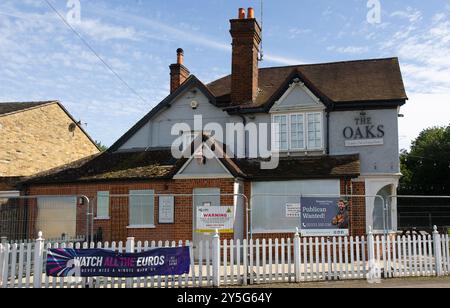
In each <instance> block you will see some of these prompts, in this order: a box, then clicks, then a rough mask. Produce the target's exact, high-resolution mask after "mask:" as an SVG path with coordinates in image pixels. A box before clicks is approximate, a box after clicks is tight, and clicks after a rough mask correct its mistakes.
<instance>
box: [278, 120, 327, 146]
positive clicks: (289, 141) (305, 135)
mask: <svg viewBox="0 0 450 308" xmlns="http://www.w3.org/2000/svg"><path fill="white" fill-rule="evenodd" d="M317 114H319V115H320V117H319V119H320V124H319V125H320V128H321V129H320V135H321V144H320V147H310V146H309V135H308V134H309V129H308V118H309V116H310V115H317ZM294 115H296V116H298V115H302V116H303V139H304V141H303V142H304V144H303V145H304V147H303V148H294V147H292V122H291V121H292V119H291V116H294ZM280 116H281V117H283V116H285V117H287V128H288V129H287V130H288V131H287V134H288V138H287V149H281V146H280V149H279V151H280V152H282V153H288V152H301V151H305V152H308V151H323V150H324V144H325V140H324V139H325V136H324V131H325V128H324V122H323V111H309V112H291V113H275V114H272V123H276V122H275V117H280ZM279 133H281V131H280V132H279ZM278 139H280V138H279V137H278Z"/></svg>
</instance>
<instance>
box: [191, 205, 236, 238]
mask: <svg viewBox="0 0 450 308" xmlns="http://www.w3.org/2000/svg"><path fill="white" fill-rule="evenodd" d="M234 217H235V216H234V206H200V207H197V230H196V231H197V232H198V233H212V232H215V230H219V232H220V233H234Z"/></svg>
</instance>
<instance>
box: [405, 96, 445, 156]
mask: <svg viewBox="0 0 450 308" xmlns="http://www.w3.org/2000/svg"><path fill="white" fill-rule="evenodd" d="M448 102H450V93H446V94H415V93H413V94H411V95H410V99H409V101H408V103H407V104H406V105H405V106H404V107H402V109H401V113H402V114H404V115H405V118H401V119H400V120H399V135H400V148H401V149H408V148H409V147H410V146H411V141H412V140H413V139H414V138H416V137H417V136H419V134H420V132H421V131H422V130H423V129H425V128H429V127H434V126H448V125H450V117H449V114H450V113H449V112H448V111H449V107H448ZM446 110H447V112H446Z"/></svg>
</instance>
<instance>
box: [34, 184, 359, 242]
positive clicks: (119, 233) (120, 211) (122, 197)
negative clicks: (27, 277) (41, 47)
mask: <svg viewBox="0 0 450 308" xmlns="http://www.w3.org/2000/svg"><path fill="white" fill-rule="evenodd" d="M234 183H235V182H234V180H233V179H200V180H164V181H153V182H152V181H148V182H127V183H121V182H117V183H103V184H102V183H97V184H93V183H92V184H67V185H35V186H31V187H29V190H28V193H29V195H65V196H69V195H78V196H79V195H84V196H87V197H88V198H89V199H90V200H91V203H92V204H93V207H94V210H95V204H96V202H95V200H96V196H97V192H98V191H109V192H110V195H111V199H110V219H106V220H94V234H98V232H99V230H100V229H101V231H102V237H101V240H102V241H125V240H126V239H127V237H135V238H136V240H140V241H179V240H183V241H185V240H192V239H193V230H192V229H193V226H192V222H193V215H194V213H193V211H192V208H193V200H192V196H191V195H192V193H193V190H194V189H196V188H220V191H221V194H229V196H222V197H221V204H222V205H233V203H234V200H233V196H232V195H233V193H234ZM131 190H154V192H155V194H156V195H157V196H158V195H166V194H174V195H175V223H174V224H159V217H158V215H159V207H158V204H159V200H158V197H156V198H155V216H154V217H155V228H148V229H130V228H128V226H129V213H128V196H127V195H128V194H129V192H130V191H131ZM364 191H365V185H364V182H353V181H351V180H344V179H343V180H341V193H342V194H343V195H351V194H353V195H364ZM244 194H245V195H246V196H247V198H248V199H249V200H250V196H251V183H250V182H244ZM177 195H178V196H177ZM179 195H186V196H179ZM350 201H351V202H350V224H351V225H350V228H351V235H354V236H361V235H364V234H365V231H366V230H365V229H366V227H365V226H366V219H365V198H357V197H353V198H351V200H350ZM78 203H79V204H78V206H77V223H76V224H77V235H84V234H85V233H86V219H87V217H86V213H87V204H82V203H83V202H81V200H79V202H78ZM30 213H33V211H30ZM246 214H247V211H244V222H245V224H246V222H247V217H246ZM244 230H247V228H246V225H244ZM292 236H293V234H254V235H253V237H254V238H255V239H257V238H259V239H264V238H265V239H270V238H272V239H273V238H290V237H292ZM222 238H223V239H231V238H233V235H232V234H230V235H226V236H222Z"/></svg>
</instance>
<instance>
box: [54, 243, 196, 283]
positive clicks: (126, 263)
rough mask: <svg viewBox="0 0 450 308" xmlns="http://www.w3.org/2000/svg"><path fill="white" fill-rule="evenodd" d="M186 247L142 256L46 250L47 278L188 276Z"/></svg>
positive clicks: (146, 252) (187, 252)
mask: <svg viewBox="0 0 450 308" xmlns="http://www.w3.org/2000/svg"><path fill="white" fill-rule="evenodd" d="M190 265H191V258H190V250H189V247H179V248H156V249H151V250H149V251H145V252H142V253H123V254H122V253H117V252H113V251H111V250H105V249H83V250H75V249H49V250H48V252H47V267H46V269H47V275H48V276H50V277H127V278H131V277H151V276H172V275H183V274H189V271H190Z"/></svg>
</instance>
